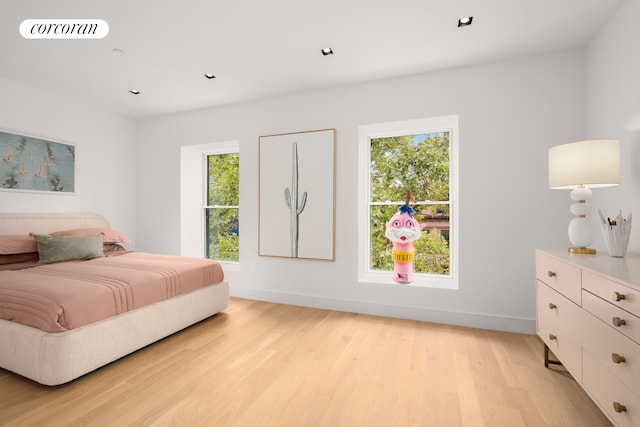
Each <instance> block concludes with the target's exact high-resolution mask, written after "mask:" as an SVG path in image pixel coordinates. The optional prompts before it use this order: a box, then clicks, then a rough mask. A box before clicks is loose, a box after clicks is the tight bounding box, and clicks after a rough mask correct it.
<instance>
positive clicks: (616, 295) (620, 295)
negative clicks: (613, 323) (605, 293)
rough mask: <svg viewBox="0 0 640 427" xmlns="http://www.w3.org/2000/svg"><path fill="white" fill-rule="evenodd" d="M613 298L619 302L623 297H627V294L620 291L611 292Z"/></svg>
mask: <svg viewBox="0 0 640 427" xmlns="http://www.w3.org/2000/svg"><path fill="white" fill-rule="evenodd" d="M611 299H612V300H613V301H615V302H618V301H621V300H623V299H627V296H626V295H625V294H621V293H620V292H614V293H612V294H611Z"/></svg>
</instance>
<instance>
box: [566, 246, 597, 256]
mask: <svg viewBox="0 0 640 427" xmlns="http://www.w3.org/2000/svg"><path fill="white" fill-rule="evenodd" d="M569 253H572V254H581V255H595V254H596V250H595V249H591V248H585V247H584V246H580V247H577V248H569Z"/></svg>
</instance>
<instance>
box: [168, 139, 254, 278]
mask: <svg viewBox="0 0 640 427" xmlns="http://www.w3.org/2000/svg"><path fill="white" fill-rule="evenodd" d="M234 152H237V153H238V155H239V156H240V168H242V158H241V157H242V153H241V151H240V142H239V141H225V142H213V143H206V144H199V145H187V146H182V147H180V254H181V255H185V256H194V257H200V258H205V253H206V252H205V244H206V236H205V233H206V228H205V225H206V224H205V216H204V209H203V208H202V207H203V206H206V203H207V199H206V197H207V156H208V155H210V154H225V153H234ZM241 179H242V178H241V177H240V180H241ZM239 185H240V186H241V184H239ZM238 197H239V203H240V206H241V205H242V202H241V197H242V196H241V188H239V189H238ZM239 209H240V208H239ZM240 217H241V213H240V210H239V211H238V222H239V223H240V222H241V218H240ZM241 245H242V244H241V243H240V246H241ZM238 249H239V255H238V261H220V263H221V264H225V266H226V267H225V268H226V269H227V270H229V271H239V270H240V263H241V260H242V249H241V247H239V248H238Z"/></svg>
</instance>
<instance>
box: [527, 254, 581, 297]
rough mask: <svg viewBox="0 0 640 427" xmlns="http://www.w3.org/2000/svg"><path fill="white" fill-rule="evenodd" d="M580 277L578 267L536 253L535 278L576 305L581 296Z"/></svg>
mask: <svg viewBox="0 0 640 427" xmlns="http://www.w3.org/2000/svg"><path fill="white" fill-rule="evenodd" d="M581 277H582V272H581V270H580V268H579V267H576V266H575V265H571V264H568V263H566V262H564V261H561V260H559V259H557V258H554V257H551V256H549V255H546V254H543V253H540V252H537V253H536V278H537V279H538V280H540V281H542V282H544V283H546V284H547V285H549V286H550V287H552V288H553V289H555V290H556V291H558V292H560V293H561V294H562V295H564V296H566V297H567V298H569V299H570V300H572V301H573V302H575V303H576V304H578V305H579V304H580V303H581V301H580V298H581V297H582V295H581V292H582V285H581Z"/></svg>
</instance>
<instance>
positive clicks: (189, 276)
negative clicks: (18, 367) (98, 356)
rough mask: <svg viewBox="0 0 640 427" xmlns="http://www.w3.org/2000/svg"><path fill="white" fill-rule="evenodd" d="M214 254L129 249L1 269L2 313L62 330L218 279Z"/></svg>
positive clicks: (47, 328)
mask: <svg viewBox="0 0 640 427" xmlns="http://www.w3.org/2000/svg"><path fill="white" fill-rule="evenodd" d="M223 278H224V274H223V271H222V267H221V265H220V264H219V263H218V262H216V261H213V260H208V259H203V258H191V257H177V256H170V255H156V254H147V253H140V252H130V253H126V254H124V255H120V256H117V257H105V258H95V259H92V260H89V261H69V262H60V263H54V264H45V265H38V266H36V267H33V268H27V269H23V270H11V271H7V270H4V271H0V319H6V320H10V321H14V322H18V323H22V324H24V325H28V326H32V327H35V328H38V329H41V330H43V331H46V332H64V331H67V330H70V329H75V328H79V327H81V326H84V325H87V324H90V323H93V322H97V321H99V320H103V319H106V318H108V317H111V316H115V315H118V314H120V313H124V312H126V311H130V310H133V309H136V308H139V307H143V306H145V305H148V304H153V303H155V302H158V301H162V300H165V299H168V298H171V297H174V296H176V295H180V294H183V293H187V292H190V291H192V290H195V289H198V288H202V287H204V286H208V285H212V284H216V283H218V282H221V281H222V280H223Z"/></svg>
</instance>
